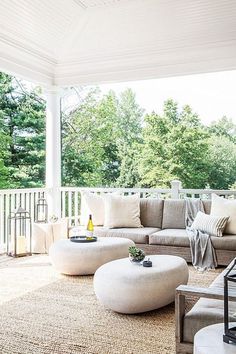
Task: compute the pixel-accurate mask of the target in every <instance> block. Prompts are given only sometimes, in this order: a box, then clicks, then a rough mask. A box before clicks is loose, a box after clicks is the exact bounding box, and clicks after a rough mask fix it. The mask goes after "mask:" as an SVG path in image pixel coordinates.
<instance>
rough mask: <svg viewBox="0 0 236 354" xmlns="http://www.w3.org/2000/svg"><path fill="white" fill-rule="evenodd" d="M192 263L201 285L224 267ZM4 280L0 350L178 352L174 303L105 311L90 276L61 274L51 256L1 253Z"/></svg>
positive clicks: (24, 353) (4, 353) (22, 353)
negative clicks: (201, 269)
mask: <svg viewBox="0 0 236 354" xmlns="http://www.w3.org/2000/svg"><path fill="white" fill-rule="evenodd" d="M189 268H190V280H189V284H192V285H193V284H194V285H197V286H207V285H209V284H210V283H211V282H212V280H213V279H214V278H215V277H216V275H217V274H218V273H219V272H221V271H222V269H217V270H215V271H210V272H207V273H205V274H200V273H197V272H196V271H194V269H193V268H192V267H189ZM0 284H1V291H0V352H1V354H16V353H17V354H28V353H34V354H49V353H50V354H52V353H56V354H74V353H84V354H85V353H86V354H105V353H106V354H116V353H117V354H118V353H119V354H131V353H135V354H139V353H140V354H141V353H142V354H143V353H145V354H154V353H155V354H157V353H162V354H164V353H166V354H167V353H168V354H171V353H175V318H174V304H171V305H169V306H166V307H164V308H162V309H159V310H156V311H152V312H149V313H145V314H141V315H121V314H117V313H113V312H112V311H109V310H105V309H104V308H103V307H102V306H100V304H99V303H98V302H97V300H96V297H95V295H94V292H93V277H92V276H82V277H81V276H80V277H79V276H75V277H70V276H65V275H61V274H58V273H57V272H56V271H55V270H54V269H53V267H52V266H51V264H50V260H49V257H48V256H47V255H39V256H32V257H25V258H18V259H12V258H8V257H7V256H1V257H0Z"/></svg>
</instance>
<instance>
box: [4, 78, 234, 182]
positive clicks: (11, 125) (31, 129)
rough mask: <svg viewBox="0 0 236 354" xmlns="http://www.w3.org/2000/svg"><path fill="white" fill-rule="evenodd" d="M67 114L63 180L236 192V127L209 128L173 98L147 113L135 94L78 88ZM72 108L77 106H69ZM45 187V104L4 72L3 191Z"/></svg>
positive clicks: (226, 122) (225, 123) (228, 123)
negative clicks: (175, 185) (176, 184)
mask: <svg viewBox="0 0 236 354" xmlns="http://www.w3.org/2000/svg"><path fill="white" fill-rule="evenodd" d="M72 90H73V91H74V92H76V94H77V98H76V99H75V100H74V101H73V104H72V106H71V104H69V105H68V107H67V108H66V107H65V106H64V109H63V110H62V176H63V184H64V185H68V186H107V187H110V186H111V187H112V186H113V187H134V186H145V187H167V186H169V185H170V181H171V180H173V179H179V180H181V182H182V184H183V186H184V187H185V188H204V187H211V188H217V189H228V188H232V187H233V186H235V182H236V177H235V169H236V125H235V124H234V123H233V121H232V120H231V119H229V118H227V117H222V118H221V119H220V120H218V121H215V122H213V123H211V125H210V126H209V127H207V126H204V125H203V124H202V123H201V119H200V117H199V116H198V115H197V114H196V113H194V112H193V110H192V109H191V107H190V106H188V105H186V106H184V107H179V105H178V103H177V102H175V101H174V100H172V99H169V100H167V101H166V102H165V103H164V106H163V113H162V114H157V113H156V112H152V113H151V114H146V115H144V110H143V109H142V108H141V107H140V106H139V105H138V103H137V101H136V97H135V94H134V92H133V91H132V90H131V89H126V90H125V91H123V92H121V93H120V94H119V95H118V94H116V93H115V92H114V91H110V92H108V93H107V94H102V92H101V90H100V89H99V88H94V87H87V88H72ZM67 101H68V102H69V100H67ZM44 181H45V102H44V100H43V99H42V95H41V92H40V91H39V89H38V88H36V89H32V88H31V87H28V86H27V85H25V84H24V83H23V82H22V81H20V80H18V79H16V78H14V77H11V76H9V75H6V74H3V73H0V188H17V187H37V186H43V185H44Z"/></svg>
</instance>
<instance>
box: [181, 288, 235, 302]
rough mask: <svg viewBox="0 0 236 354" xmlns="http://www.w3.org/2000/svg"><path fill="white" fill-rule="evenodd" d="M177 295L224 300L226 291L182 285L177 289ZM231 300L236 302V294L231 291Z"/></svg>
mask: <svg viewBox="0 0 236 354" xmlns="http://www.w3.org/2000/svg"><path fill="white" fill-rule="evenodd" d="M176 295H183V296H197V297H204V298H208V299H216V300H224V289H222V288H199V287H195V286H189V285H180V286H178V288H177V289H176ZM229 300H230V301H235V300H236V292H235V291H230V290H229Z"/></svg>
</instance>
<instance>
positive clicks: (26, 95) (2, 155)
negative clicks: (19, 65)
mask: <svg viewBox="0 0 236 354" xmlns="http://www.w3.org/2000/svg"><path fill="white" fill-rule="evenodd" d="M0 138H1V143H0V150H1V151H0V171H1V172H2V174H1V179H2V178H3V179H6V182H4V180H3V181H2V182H1V185H2V187H36V186H41V185H43V184H44V171H45V102H44V100H43V99H42V98H41V97H40V95H39V92H38V91H37V90H28V89H26V88H25V87H24V85H23V83H21V81H19V80H17V79H16V78H13V77H11V76H9V75H6V74H3V73H0Z"/></svg>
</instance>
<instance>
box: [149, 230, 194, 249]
mask: <svg viewBox="0 0 236 354" xmlns="http://www.w3.org/2000/svg"><path fill="white" fill-rule="evenodd" d="M149 244H150V245H163V246H180V247H189V239H188V235H187V232H186V230H184V229H165V230H161V231H157V232H155V233H154V234H152V235H150V236H149Z"/></svg>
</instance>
